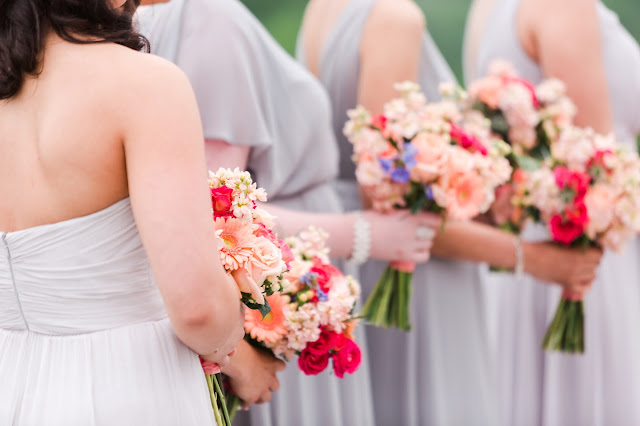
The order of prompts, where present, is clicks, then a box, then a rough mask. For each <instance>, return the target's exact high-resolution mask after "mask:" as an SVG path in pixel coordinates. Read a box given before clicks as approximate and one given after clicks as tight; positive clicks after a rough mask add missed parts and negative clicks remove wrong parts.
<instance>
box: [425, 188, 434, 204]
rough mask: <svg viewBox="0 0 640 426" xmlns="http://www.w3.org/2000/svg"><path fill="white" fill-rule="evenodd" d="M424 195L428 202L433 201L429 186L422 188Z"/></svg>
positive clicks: (431, 190)
mask: <svg viewBox="0 0 640 426" xmlns="http://www.w3.org/2000/svg"><path fill="white" fill-rule="evenodd" d="M424 195H426V196H427V198H428V199H429V200H431V201H433V199H434V197H433V189H431V185H427V186H425V187H424Z"/></svg>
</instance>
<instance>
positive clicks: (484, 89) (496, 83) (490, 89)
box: [469, 76, 504, 109]
mask: <svg viewBox="0 0 640 426" xmlns="http://www.w3.org/2000/svg"><path fill="white" fill-rule="evenodd" d="M503 87H504V83H503V81H502V78H500V77H496V76H488V77H486V78H483V79H482V80H478V81H476V82H474V83H472V84H471V85H470V86H469V95H470V96H471V97H472V98H476V99H478V100H479V101H481V102H483V103H485V104H487V105H488V106H489V107H490V108H492V109H497V108H498V107H499V105H500V93H501V92H502V89H503Z"/></svg>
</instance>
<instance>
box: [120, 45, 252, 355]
mask: <svg viewBox="0 0 640 426" xmlns="http://www.w3.org/2000/svg"><path fill="white" fill-rule="evenodd" d="M137 71H139V76H138V77H139V78H136V76H134V77H132V78H127V79H123V80H124V81H123V88H122V92H123V93H122V94H121V96H122V97H121V98H119V99H118V102H119V104H120V105H122V106H123V107H122V112H123V114H122V120H121V122H122V123H123V127H124V129H125V130H124V135H123V140H124V152H125V158H126V169H127V176H128V182H129V193H130V197H131V205H132V208H133V213H134V215H135V219H136V223H137V226H138V228H139V231H140V236H141V238H142V242H143V244H144V247H145V249H146V251H147V253H148V256H149V260H150V263H151V267H152V270H153V273H154V276H155V278H156V282H157V285H158V288H159V289H160V292H161V294H162V297H163V300H164V304H165V307H166V309H167V313H168V315H169V318H170V320H171V323H172V325H173V327H174V329H175V331H176V334H177V336H178V337H179V338H180V340H182V341H183V342H184V343H185V344H186V345H187V346H189V347H190V348H191V349H193V350H194V351H195V352H197V353H199V354H200V355H203V356H204V357H205V358H207V359H209V360H211V361H213V362H217V363H219V364H222V365H224V363H226V362H227V361H228V359H227V358H226V355H227V354H228V353H230V352H231V351H232V350H233V348H234V347H235V345H236V344H237V343H238V341H239V340H240V339H241V338H242V336H243V334H244V331H243V322H244V321H243V313H242V309H241V302H240V293H239V290H238V288H237V287H236V285H235V283H234V281H233V280H232V279H231V278H230V277H229V276H228V275H227V274H226V272H225V271H224V269H223V267H222V264H221V263H220V260H219V256H218V247H217V243H216V236H215V229H214V227H213V221H212V218H211V201H210V195H209V192H208V188H207V185H206V179H207V175H206V169H205V157H204V149H203V144H202V140H203V139H202V133H201V130H200V129H201V124H200V119H199V115H198V110H197V106H196V102H195V99H194V96H193V93H192V91H191V88H190V86H189V82H188V81H187V79H186V77H185V76H184V75H183V74H182V72H180V71H179V70H178V69H177V68H176V67H174V66H173V65H171V64H169V63H168V62H165V61H163V60H160V59H158V58H153V57H151V56H148V57H147V56H145V57H144V60H142V63H141V64H140V70H133V71H132V72H133V73H136V72H137ZM129 81H130V83H131V87H127V86H126V84H127V83H126V82H129ZM124 92H126V94H125V93H124Z"/></svg>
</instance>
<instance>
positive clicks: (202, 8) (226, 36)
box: [177, 1, 272, 147]
mask: <svg viewBox="0 0 640 426" xmlns="http://www.w3.org/2000/svg"><path fill="white" fill-rule="evenodd" d="M220 3H223V2H208V1H202V2H201V1H197V2H187V3H186V5H185V10H184V14H183V17H182V28H181V35H180V45H179V51H178V56H177V64H178V66H179V67H180V68H181V69H182V70H183V71H184V72H185V73H186V74H187V76H188V77H189V80H190V81H191V85H192V86H193V89H194V91H195V95H196V98H197V101H198V106H199V108H200V115H201V119H202V125H203V130H204V136H205V138H207V139H219V140H224V141H226V142H228V143H230V144H232V145H239V146H250V147H262V146H267V145H271V143H272V137H271V132H270V129H269V121H268V117H267V116H266V112H265V111H267V108H265V103H264V102H265V99H266V98H265V95H266V93H265V91H266V90H267V89H268V87H267V86H266V84H268V82H265V79H264V76H263V75H262V74H261V53H262V52H260V51H259V50H260V49H259V47H260V45H259V40H258V39H257V37H258V34H255V33H254V32H252V26H251V25H248V23H247V22H243V20H246V17H244V16H236V15H237V14H234V13H233V9H231V10H229V9H226V8H224V7H220V6H216V5H217V4H220Z"/></svg>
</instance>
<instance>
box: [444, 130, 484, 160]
mask: <svg viewBox="0 0 640 426" xmlns="http://www.w3.org/2000/svg"><path fill="white" fill-rule="evenodd" d="M450 135H451V139H452V140H453V141H454V142H455V143H457V144H458V145H460V146H461V147H463V148H464V149H466V150H467V151H470V152H479V153H480V154H482V155H488V154H489V151H488V150H487V148H486V147H485V146H484V145H483V144H482V142H480V141H479V140H478V138H476V137H475V136H473V135H469V134H467V133H466V132H465V131H464V130H463V129H462V128H460V127H458V126H456V125H455V124H451V131H450Z"/></svg>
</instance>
